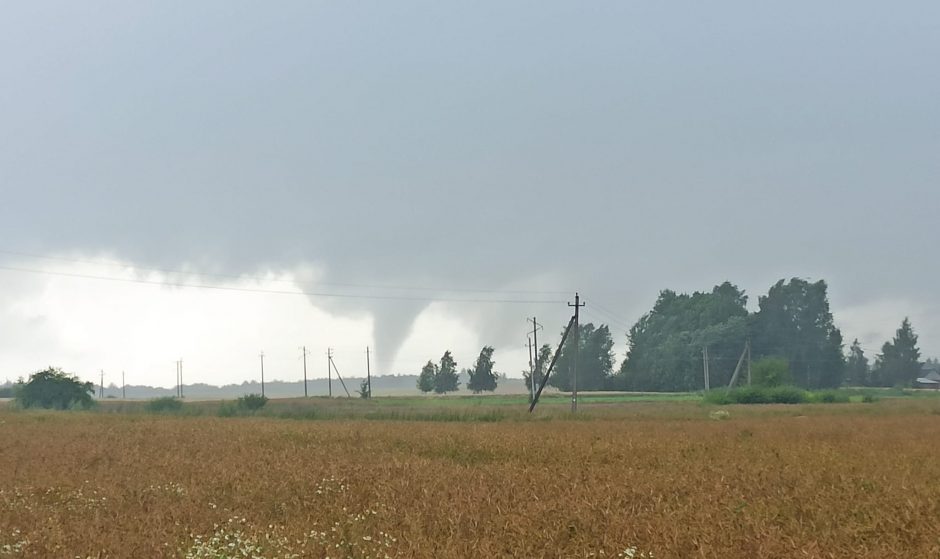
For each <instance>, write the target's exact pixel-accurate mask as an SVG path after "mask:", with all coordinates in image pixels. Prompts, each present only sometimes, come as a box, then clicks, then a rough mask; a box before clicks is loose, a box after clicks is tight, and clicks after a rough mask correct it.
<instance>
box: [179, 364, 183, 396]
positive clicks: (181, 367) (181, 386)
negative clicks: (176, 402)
mask: <svg viewBox="0 0 940 559" xmlns="http://www.w3.org/2000/svg"><path fill="white" fill-rule="evenodd" d="M182 397H183V360H182V359H180V398H182Z"/></svg>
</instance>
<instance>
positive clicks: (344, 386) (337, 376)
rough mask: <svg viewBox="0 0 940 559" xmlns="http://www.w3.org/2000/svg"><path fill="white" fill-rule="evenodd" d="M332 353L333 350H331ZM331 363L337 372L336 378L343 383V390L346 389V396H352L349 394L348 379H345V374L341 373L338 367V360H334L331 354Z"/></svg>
mask: <svg viewBox="0 0 940 559" xmlns="http://www.w3.org/2000/svg"><path fill="white" fill-rule="evenodd" d="M331 353H332V352H331ZM330 365H331V366H332V367H333V371H334V372H335V373H336V378H338V379H339V383H340V384H341V385H343V390H345V391H346V397H347V398H351V396H350V394H349V389H348V388H346V381H344V380H343V375H341V374H339V369H337V368H336V361H333V356H332V355H330Z"/></svg>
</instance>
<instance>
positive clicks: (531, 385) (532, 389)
mask: <svg viewBox="0 0 940 559" xmlns="http://www.w3.org/2000/svg"><path fill="white" fill-rule="evenodd" d="M528 340H529V344H528V345H529V401H530V402H531V401H533V400H535V365H533V364H532V338H528Z"/></svg>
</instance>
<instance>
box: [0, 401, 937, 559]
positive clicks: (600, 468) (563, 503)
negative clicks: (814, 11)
mask: <svg viewBox="0 0 940 559" xmlns="http://www.w3.org/2000/svg"><path fill="white" fill-rule="evenodd" d="M656 406H667V407H668V406H671V408H670V409H672V410H674V411H673V413H670V414H666V415H665V416H663V415H662V414H658V413H656V412H651V413H644V412H643V411H642V410H652V409H654V408H655V407H656ZM904 406H910V408H905V407H904ZM618 409H622V413H621V412H619V411H617V410H611V409H605V410H604V412H603V413H600V414H597V415H592V413H591V412H590V411H586V412H585V413H584V415H583V417H581V418H579V419H578V420H571V419H567V418H565V417H564V416H563V415H561V414H556V415H557V416H551V415H549V416H548V417H544V416H542V417H537V418H536V419H534V420H527V419H525V418H520V419H509V420H504V421H498V422H485V423H483V422H450V423H439V422H431V421H366V420H342V421H340V420H329V421H296V420H285V419H270V418H218V417H172V416H166V417H164V416H153V415H145V414H103V413H51V412H50V413H38V412H37V413H33V412H15V411H0V558H7V557H41V558H69V559H71V558H75V557H79V558H82V559H84V558H86V557H95V558H120V557H128V558H131V557H133V558H149V557H187V558H188V557H193V558H195V557H212V558H222V557H264V558H282V557H317V558H322V557H331V558H334V557H335V558H346V557H352V558H365V557H379V558H382V557H440V558H466V557H585V558H586V557H657V558H694V557H708V558H711V557H715V558H738V557H740V558H759V557H766V558H778V557H780V558H784V557H846V558H861V557H871V558H888V557H899V558H900V557H903V558H908V559H910V558H928V557H940V405H938V403H937V402H936V401H933V402H897V403H895V402H888V401H884V402H878V403H876V404H869V405H867V406H866V405H864V404H845V405H842V406H831V407H830V408H823V407H822V406H799V407H790V408H783V407H780V406H767V407H765V408H763V411H755V409H754V408H749V409H747V410H745V409H744V408H740V407H728V408H725V409H728V410H729V413H730V418H728V419H727V420H723V421H717V420H714V419H710V418H709V412H710V411H712V410H714V408H711V407H707V406H702V405H700V404H697V403H683V404H649V405H646V406H641V405H639V404H638V405H634V406H631V405H629V404H625V405H623V406H619V407H618ZM829 409H831V410H832V411H831V412H829V411H827V410H829ZM637 410H640V411H639V412H638V411H637ZM676 410H678V411H676ZM820 410H822V411H820Z"/></svg>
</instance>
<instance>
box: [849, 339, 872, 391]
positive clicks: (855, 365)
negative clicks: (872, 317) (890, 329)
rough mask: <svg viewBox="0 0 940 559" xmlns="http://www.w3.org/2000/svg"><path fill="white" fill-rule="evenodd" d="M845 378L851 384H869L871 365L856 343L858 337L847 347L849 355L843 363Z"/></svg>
mask: <svg viewBox="0 0 940 559" xmlns="http://www.w3.org/2000/svg"><path fill="white" fill-rule="evenodd" d="M845 378H846V380H847V381H848V382H849V383H850V384H852V385H853V386H868V385H869V384H871V367H870V366H869V364H868V358H867V357H865V351H864V350H862V346H861V345H859V343H858V338H855V341H854V342H852V345H851V346H850V347H849V356H848V359H847V360H846V364H845Z"/></svg>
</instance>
